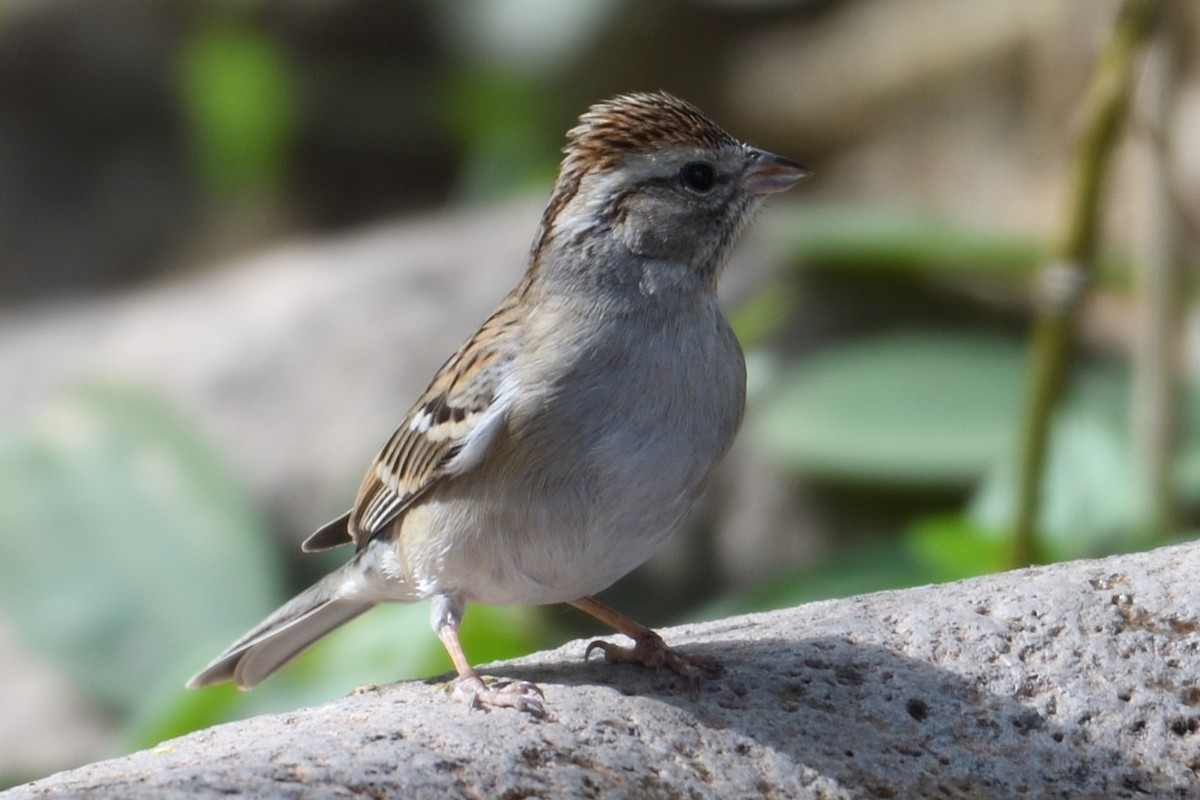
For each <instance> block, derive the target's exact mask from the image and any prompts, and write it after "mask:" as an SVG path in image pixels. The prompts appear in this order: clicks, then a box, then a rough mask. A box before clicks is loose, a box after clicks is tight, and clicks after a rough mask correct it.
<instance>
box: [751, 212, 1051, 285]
mask: <svg viewBox="0 0 1200 800" xmlns="http://www.w3.org/2000/svg"><path fill="white" fill-rule="evenodd" d="M773 220H774V221H773V227H774V228H775V229H776V233H777V236H778V239H779V241H781V242H782V244H783V248H784V251H785V252H787V253H788V254H789V255H790V256H791V257H792V258H793V259H794V260H796V261H798V262H800V263H803V264H817V265H821V266H832V267H839V266H840V267H846V268H851V269H878V268H886V269H894V270H899V271H912V272H920V273H939V272H948V273H955V274H973V275H995V276H1000V277H1021V276H1026V275H1028V274H1030V273H1032V272H1033V270H1034V269H1035V268H1036V267H1037V266H1038V264H1039V263H1040V262H1041V260H1042V259H1043V258H1044V256H1045V253H1046V247H1045V245H1044V244H1043V243H1041V242H1038V241H1036V240H1033V239H1030V238H1029V237H1024V236H1012V235H1005V234H999V233H995V232H992V231H983V230H972V229H967V228H964V227H962V226H961V225H956V224H954V223H951V222H948V221H945V220H938V219H931V218H928V217H922V216H915V215H911V214H898V213H895V212H889V211H883V210H879V211H864V210H862V209H861V208H858V209H853V210H846V209H839V208H812V207H805V208H802V209H800V210H798V211H797V212H796V213H795V214H794V215H792V216H791V217H790V218H787V217H783V216H779V215H777V216H776V217H774V218H773Z"/></svg>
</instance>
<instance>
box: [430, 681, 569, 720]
mask: <svg viewBox="0 0 1200 800" xmlns="http://www.w3.org/2000/svg"><path fill="white" fill-rule="evenodd" d="M451 687H452V688H451V692H450V697H451V699H453V700H456V701H458V702H460V703H466V704H467V708H515V709H516V710H517V711H524V712H525V713H527V714H529V715H530V716H533V717H538V718H541V717H544V716H545V715H546V707H545V705H544V704H543V702H542V700H543V698H545V695H544V694H543V693H542V690H541V689H539V688H538V686H537V684H535V683H530V682H529V681H508V682H505V683H497V684H490V683H485V682H484V680H483V679H482V678H480V677H479V676H478V675H465V676H463V677H460V678H456V679H455V680H454V682H453V683H452V684H451Z"/></svg>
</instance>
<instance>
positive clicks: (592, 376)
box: [187, 92, 808, 716]
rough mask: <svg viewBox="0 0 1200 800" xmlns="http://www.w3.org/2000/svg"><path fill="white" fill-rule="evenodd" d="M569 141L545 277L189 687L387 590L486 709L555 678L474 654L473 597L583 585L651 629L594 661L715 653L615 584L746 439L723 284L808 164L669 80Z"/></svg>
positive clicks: (443, 386)
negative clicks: (605, 594)
mask: <svg viewBox="0 0 1200 800" xmlns="http://www.w3.org/2000/svg"><path fill="white" fill-rule="evenodd" d="M563 152H564V158H563V160H562V164H561V168H560V171H559V175H558V180H557V181H556V183H555V186H554V190H553V192H552V194H551V197H550V201H549V203H548V205H547V207H546V210H545V212H544V213H543V215H542V219H541V224H540V226H539V227H538V229H537V233H536V235H535V236H534V239H533V244H532V246H531V248H530V253H529V260H528V268H527V271H526V273H525V275H524V277H523V278H522V279H521V281H520V283H519V284H518V285H517V287H516V288H515V289H513V291H512V292H511V293H510V294H509V295H508V296H507V297H505V298H504V299H503V300H502V301H501V302H500V305H499V306H498V307H497V309H496V310H495V312H493V313H492V315H491V316H490V317H489V318H488V319H487V320H486V321H485V322H484V323H483V325H482V326H481V327H480V328H479V330H478V331H477V332H476V333H475V334H474V335H473V336H471V337H470V338H469V339H468V340H467V342H466V343H465V344H464V345H462V347H460V348H459V349H458V351H457V352H455V353H454V354H453V355H452V356H451V357H450V358H449V360H448V361H446V363H445V364H444V365H443V366H442V367H441V369H439V370H438V372H437V374H436V375H435V376H434V378H433V381H432V383H430V385H429V388H428V389H426V390H425V393H424V394H423V395H421V397H420V399H419V400H417V402H416V404H415V405H413V406H412V408H411V409H410V410H409V412H408V413H407V414H406V415H405V417H404V419H403V420H402V421H401V423H400V426H399V427H398V428H397V429H396V431H395V433H393V434H392V436H391V438H390V439H388V440H387V443H386V444H384V446H383V448H382V449H381V450H380V451H379V453H378V455H376V456H375V459H374V461H373V462H372V464H371V466H370V469H369V470H368V471H367V474H366V477H365V478H364V479H363V482H362V486H361V488H360V489H359V491H358V496H357V498H356V499H355V501H354V505H353V508H351V509H350V510H349V511H348V512H347V513H346V514H344V515H342V516H341V517H339V518H337V519H336V520H334V521H333V522H330V523H328V524H327V525H325V526H324V527H322V528H320V529H319V530H317V531H316V532H315V533H313V534H312V535H311V536H310V537H309V538H308V539H307V540H305V542H304V544H303V545H302V547H303V550H305V551H306V552H313V551H319V550H325V549H327V548H332V547H338V546H342V545H352V546H353V548H354V554H353V556H351V557H350V559H349V561H348V562H347V563H346V564H345V565H343V566H342V567H340V568H339V569H337V570H335V571H334V572H332V573H330V574H329V575H326V576H325V577H324V578H322V579H321V580H319V581H318V582H317V583H316V584H314V585H313V586H311V587H310V588H309V589H307V590H305V591H304V592H302V593H301V594H299V595H298V596H297V597H295V598H294V599H292V600H291V601H290V602H288V603H286V604H285V605H284V606H282V607H281V608H279V609H278V610H277V611H275V612H274V613H273V614H271V615H270V616H269V617H267V619H266V620H264V621H263V622H262V623H260V624H259V625H258V626H256V627H255V628H253V629H252V630H250V631H249V632H248V633H246V634H245V635H244V636H242V637H241V638H240V639H238V640H237V641H236V642H234V643H233V644H232V645H230V646H229V648H228V649H226V650H225V652H223V653H221V654H220V655H219V656H217V657H216V659H214V660H213V661H212V663H210V664H209V665H208V666H206V667H205V668H204V669H203V670H202V671H201V672H200V673H198V674H197V675H196V676H195V677H193V678H192V679H191V680H190V681H188V684H187V685H188V687H189V688H196V687H201V686H206V685H209V684H214V683H219V682H222V681H226V680H232V681H233V682H234V683H235V684H237V685H238V686H239V687H241V688H249V687H252V686H254V685H256V684H258V683H259V682H261V681H262V680H264V679H265V678H266V677H268V676H269V675H271V674H272V673H273V672H275V671H276V670H278V669H279V668H280V667H282V666H283V665H284V664H285V663H287V662H288V660H289V659H291V658H292V657H293V656H295V655H296V654H297V653H299V652H300V651H301V650H303V649H304V648H306V647H308V646H309V645H310V644H312V643H313V642H315V641H316V640H318V639H320V638H321V637H322V636H324V635H325V634H327V633H329V632H330V631H332V630H333V629H335V628H337V627H338V626H340V625H343V624H345V623H346V622H349V621H350V620H352V619H354V618H355V617H357V616H358V615H360V614H362V613H364V612H366V611H367V610H369V609H370V608H372V607H373V606H375V605H376V604H379V603H387V602H392V603H412V602H416V601H420V600H430V601H431V623H432V626H433V630H434V632H435V633H436V634H437V636H438V637H439V638H440V639H441V641H442V643H443V645H444V646H445V648H446V650H447V652H448V653H449V655H450V658H451V660H452V661H453V663H454V668H455V670H456V672H457V678H456V679H455V680H454V681H453V683H452V687H453V691H452V697H453V698H454V699H456V700H459V701H461V702H465V703H467V704H468V705H469V706H470V707H484V706H496V707H511V708H516V709H518V710H521V711H525V712H529V713H531V714H533V715H535V716H541V715H542V714H543V713H544V702H543V694H542V692H541V690H540V689H539V688H538V687H537V686H536V685H535V684H532V683H530V682H527V681H514V682H509V683H506V684H493V683H489V682H485V681H484V680H483V679H482V678H481V677H480V676H479V674H478V673H477V672H476V671H475V669H474V668H473V667H472V666H471V663H470V661H469V660H468V658H467V656H466V655H465V653H464V652H463V648H462V645H461V644H460V642H459V637H458V630H459V625H460V623H461V621H462V619H463V614H464V611H465V610H466V607H467V605H468V604H471V603H483V604H492V605H510V604H549V603H561V602H565V603H569V604H570V605H572V606H574V607H576V608H578V609H580V610H582V611H584V612H586V613H587V614H590V615H591V616H593V617H596V618H597V619H599V620H600V621H601V622H603V623H605V624H606V625H608V626H610V627H612V628H613V629H615V630H616V631H618V632H620V633H622V634H624V635H626V636H628V637H629V638H630V639H631V640H632V642H633V644H632V645H629V646H622V645H617V644H613V643H610V642H606V641H595V642H592V643H591V644H590V645H589V646H588V648H587V651H586V654H585V658H586V657H587V656H590V655H591V653H592V652H594V651H596V650H599V651H601V652H602V653H603V654H604V657H605V658H606V660H608V661H610V662H635V663H639V664H645V665H648V666H652V667H660V666H667V667H668V668H670V669H672V670H675V671H676V672H679V673H680V674H682V675H685V676H688V677H690V678H694V677H695V676H696V675H698V672H699V669H700V668H701V667H702V666H704V665H705V663H706V660H705V659H702V658H698V657H689V656H686V655H684V654H682V653H679V652H677V651H675V650H672V649H670V648H668V647H667V646H666V644H665V643H664V642H663V640H662V638H661V637H660V636H659V635H658V634H656V633H655V632H654V631H652V630H651V629H649V628H647V627H645V626H643V625H640V624H639V623H637V622H635V621H634V620H632V619H630V618H628V617H626V616H624V615H623V614H620V613H619V612H617V611H616V610H614V609H612V608H610V607H608V606H607V605H604V604H603V603H601V602H599V601H598V600H596V599H595V598H594V597H593V595H595V594H596V593H598V592H600V591H601V590H603V589H605V588H607V587H608V586H610V585H612V584H613V583H614V582H615V581H616V580H617V579H619V578H621V577H622V576H624V575H625V574H627V573H629V572H630V571H631V570H633V569H634V568H635V567H637V566H638V565H640V564H642V563H643V562H644V561H646V559H648V558H649V557H650V556H651V554H653V553H654V552H655V550H656V549H658V547H659V546H660V545H661V544H662V543H663V541H664V540H665V539H666V538H667V536H669V535H670V534H671V533H672V532H673V531H674V530H675V529H676V528H678V527H679V525H680V523H681V522H682V521H683V519H684V518H685V517H686V515H687V514H688V512H689V511H690V510H691V509H692V507H693V506H694V505H695V503H696V500H697V498H699V497H700V495H701V493H702V492H703V491H704V489H705V486H706V485H707V484H708V482H709V480H710V478H711V477H712V474H713V469H714V468H715V467H716V466H717V464H718V463H719V462H720V461H721V459H722V458H723V457H724V455H725V453H726V452H727V451H728V450H729V447H730V445H731V444H732V443H733V440H734V436H735V435H736V433H737V431H738V428H739V426H740V424H741V421H742V413H743V408H744V405H745V394H746V367H745V361H744V359H743V356H742V350H741V347H740V346H739V344H738V341H737V339H736V338H735V336H734V334H733V331H732V330H731V329H730V327H729V324H728V322H727V321H726V319H725V317H724V315H723V314H722V312H721V308H720V306H719V305H718V302H717V296H716V288H717V279H718V277H719V276H720V274H721V271H722V268H723V267H724V265H725V263H726V261H727V259H728V256H729V253H730V250H731V248H732V247H733V245H734V243H735V242H736V241H737V239H738V237H739V235H740V234H741V233H742V231H743V230H744V229H745V228H746V226H747V224H748V223H749V222H750V220H751V219H752V217H753V216H754V214H755V212H756V211H757V210H758V209H759V207H760V206H761V205H762V201H763V199H764V197H765V196H766V195H769V194H773V193H776V192H781V191H783V190H785V189H788V188H789V187H791V186H792V185H794V184H795V183H796V182H798V181H799V180H801V179H802V178H804V177H805V176H806V175H807V174H808V172H807V170H805V169H804V168H803V167H801V166H800V165H799V164H796V163H795V162H793V161H789V160H787V159H785V158H782V157H780V156H777V155H773V154H771V153H768V152H766V151H764V150H760V149H757V148H754V147H751V146H748V145H745V144H742V143H741V142H739V141H738V140H736V139H734V138H733V137H732V136H730V135H729V134H728V133H726V132H725V131H724V130H722V129H721V128H720V127H719V126H718V125H717V124H716V123H714V122H713V121H712V120H711V119H709V118H708V117H707V116H705V115H704V114H703V113H702V112H701V111H699V110H698V109H697V108H696V107H694V106H692V105H691V104H689V103H687V102H685V101H683V100H680V99H679V98H677V97H674V96H672V95H670V94H667V93H665V92H653V93H635V94H625V95H620V96H618V97H614V98H612V99H610V100H606V101H603V102H600V103H597V104H596V105H593V106H592V107H591V108H589V109H588V110H587V111H586V112H585V113H584V114H583V115H582V116H581V117H580V118H579V122H578V124H577V125H576V126H575V127H573V128H572V129H571V130H570V131H568V132H567V144H566V146H565V148H564V150H563Z"/></svg>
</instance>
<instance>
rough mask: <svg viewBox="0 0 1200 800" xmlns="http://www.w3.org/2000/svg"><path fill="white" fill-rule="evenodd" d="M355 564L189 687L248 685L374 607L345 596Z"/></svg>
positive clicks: (281, 612)
mask: <svg viewBox="0 0 1200 800" xmlns="http://www.w3.org/2000/svg"><path fill="white" fill-rule="evenodd" d="M353 564H354V561H351V562H350V564H347V565H346V566H344V567H342V568H341V569H338V570H335V571H334V572H332V573H330V574H329V575H326V576H325V577H324V578H322V579H321V580H319V581H317V582H316V583H315V584H313V585H312V586H310V587H309V588H307V589H305V590H304V591H303V592H301V593H300V594H298V595H296V596H295V597H293V598H292V599H291V600H289V601H288V602H287V603H285V604H284V605H283V606H282V607H280V608H279V609H277V610H276V611H275V613H273V614H271V615H270V616H269V617H267V618H266V619H265V620H263V621H262V622H260V623H259V624H258V625H257V626H255V627H254V628H253V629H252V630H250V631H249V632H248V633H246V635H244V636H243V637H242V638H240V639H238V640H237V641H236V642H234V643H233V644H231V645H230V646H229V647H228V648H226V650H225V652H223V653H221V655H219V656H217V657H216V658H215V659H213V661H212V663H210V664H209V665H208V666H207V667H205V668H204V669H202V670H201V671H200V672H199V673H197V674H196V675H194V676H193V677H192V679H191V680H189V681H188V682H187V687H188V688H189V689H198V688H200V687H201V686H208V685H210V684H214V683H221V682H222V681H228V680H232V681H233V682H234V683H235V684H237V686H238V688H240V689H249V688H250V687H251V686H255V685H257V684H259V683H261V682H262V681H263V680H265V679H266V678H267V677H268V676H269V675H271V673H273V672H275V670H277V669H279V668H280V667H282V666H283V665H284V664H286V663H287V662H288V661H290V660H291V659H292V658H293V657H294V656H296V655H297V654H298V653H299V652H300V651H301V650H303V649H304V648H306V647H308V646H309V645H310V644H312V643H313V642H315V641H317V640H318V639H320V638H321V637H322V636H324V635H325V634H327V633H329V632H330V631H332V630H333V629H334V628H337V627H339V626H340V625H344V624H345V623H347V622H349V621H350V620H352V619H354V618H355V617H357V616H358V615H359V614H361V613H363V612H364V611H367V610H368V609H370V608H371V607H372V606H374V605H375V603H374V602H372V601H370V600H362V599H359V598H355V597H351V596H347V594H348V593H347V592H346V591H345V587H346V586H347V578H348V575H347V572H346V570H347V568H349V567H351V565H353Z"/></svg>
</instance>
